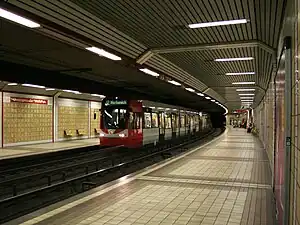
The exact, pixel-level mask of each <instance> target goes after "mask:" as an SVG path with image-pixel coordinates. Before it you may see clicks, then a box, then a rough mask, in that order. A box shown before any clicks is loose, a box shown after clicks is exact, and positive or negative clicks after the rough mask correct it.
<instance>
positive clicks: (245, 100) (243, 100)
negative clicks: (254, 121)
mask: <svg viewBox="0 0 300 225" xmlns="http://www.w3.org/2000/svg"><path fill="white" fill-rule="evenodd" d="M241 102H253V100H252V101H251V100H249V99H242V100H241Z"/></svg>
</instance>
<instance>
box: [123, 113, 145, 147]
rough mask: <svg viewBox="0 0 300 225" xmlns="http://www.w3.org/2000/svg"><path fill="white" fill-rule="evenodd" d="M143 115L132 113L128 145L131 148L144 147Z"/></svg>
mask: <svg viewBox="0 0 300 225" xmlns="http://www.w3.org/2000/svg"><path fill="white" fill-rule="evenodd" d="M142 123H143V121H142V113H141V112H130V113H129V122H128V143H127V145H128V146H130V147H141V146H142V145H143V130H142Z"/></svg>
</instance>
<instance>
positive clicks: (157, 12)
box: [8, 0, 287, 102]
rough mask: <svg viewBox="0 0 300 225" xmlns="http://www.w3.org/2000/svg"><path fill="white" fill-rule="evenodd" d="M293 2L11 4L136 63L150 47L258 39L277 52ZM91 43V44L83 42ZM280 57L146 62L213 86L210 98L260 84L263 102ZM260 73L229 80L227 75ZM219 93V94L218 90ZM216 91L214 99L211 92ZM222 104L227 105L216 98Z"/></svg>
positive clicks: (212, 53) (213, 54) (244, 51)
mask: <svg viewBox="0 0 300 225" xmlns="http://www.w3.org/2000/svg"><path fill="white" fill-rule="evenodd" d="M286 1H287V0H228V1H220V0H202V1H198V0H185V1H182V0H166V1H157V0H129V1H119V0H101V1H98V0H89V1H85V0H52V1H50V0H32V1H27V0H9V1H8V2H9V3H10V4H13V5H15V6H17V7H20V8H22V9H25V10H27V11H29V12H31V13H33V14H36V15H39V16H41V17H44V18H46V19H48V20H49V21H52V22H54V23H57V24H59V25H61V26H63V27H65V28H68V29H70V30H72V31H75V32H77V33H78V34H80V35H83V36H85V37H87V38H88V39H90V40H93V41H94V42H95V43H99V47H101V46H105V47H106V48H107V49H112V50H114V51H116V52H120V53H122V54H124V55H126V56H128V57H130V58H133V59H136V58H137V57H138V56H140V55H141V54H142V53H143V52H145V51H147V50H148V49H151V48H160V47H174V46H175V47H176V46H186V45H198V44H208V45H209V44H211V43H220V42H222V43H228V42H236V41H258V42H260V43H262V44H263V45H266V46H269V47H271V48H276V47H277V43H278V38H279V33H280V24H281V21H282V18H283V15H284V5H285V3H286ZM243 18H245V19H248V21H249V22H248V23H247V24H239V25H230V26H220V27H208V28H201V29H189V28H187V25H188V24H191V23H200V22H211V21H220V20H232V19H243ZM85 44H87V45H89V43H85ZM245 56H252V57H254V58H255V60H253V61H243V62H226V63H217V62H214V61H213V60H214V59H215V58H231V57H245ZM273 57H274V56H272V54H271V53H270V52H267V51H266V50H264V49H262V48H261V47H243V46H241V47H238V48H226V49H215V50H205V51H203V50H201V51H185V52H176V51H175V52H173V53H166V54H160V55H159V54H156V55H154V56H153V57H152V58H150V60H148V61H147V62H146V65H148V66H151V67H153V68H155V69H157V70H159V71H161V72H163V73H166V74H167V75H168V76H170V77H172V78H174V79H176V80H179V81H181V82H183V83H185V84H186V85H188V86H191V87H193V88H195V89H197V90H199V91H202V90H205V89H207V88H212V89H213V90H214V91H211V92H212V95H214V96H218V95H220V96H222V97H224V98H225V99H226V101H227V102H232V101H235V99H234V98H231V97H230V96H232V95H231V94H230V95H228V94H227V92H226V93H223V92H222V89H224V90H227V88H231V87H234V85H233V84H232V83H233V82H241V81H255V82H256V85H257V89H259V90H260V91H258V92H259V93H258V94H257V97H256V101H257V102H259V101H260V99H258V98H260V97H262V96H263V94H264V92H263V91H261V90H264V89H266V88H267V85H268V81H269V76H270V73H271V69H272V59H273ZM252 71H254V72H255V73H256V74H255V75H247V76H225V75H224V74H225V73H228V72H252ZM219 87H221V88H219ZM213 92H215V94H214V93H213ZM218 100H219V101H220V102H222V99H221V98H220V97H219V99H218Z"/></svg>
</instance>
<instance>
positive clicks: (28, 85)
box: [22, 84, 46, 88]
mask: <svg viewBox="0 0 300 225" xmlns="http://www.w3.org/2000/svg"><path fill="white" fill-rule="evenodd" d="M22 86H25V87H34V88H46V87H45V86H41V85H35V84H22Z"/></svg>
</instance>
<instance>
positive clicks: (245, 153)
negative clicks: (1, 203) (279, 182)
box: [8, 129, 275, 225]
mask: <svg viewBox="0 0 300 225" xmlns="http://www.w3.org/2000/svg"><path fill="white" fill-rule="evenodd" d="M272 199H273V198H272V189H271V176H270V170H269V167H268V161H267V156H266V154H265V152H264V150H263V149H262V147H261V145H260V143H259V142H258V140H257V139H256V138H254V137H253V136H252V135H251V134H247V133H246V131H245V130H244V129H236V130H229V131H228V132H227V133H225V134H224V135H222V136H221V137H219V138H218V139H217V140H215V141H213V142H211V143H209V144H206V145H204V146H203V147H202V148H197V149H194V150H192V151H191V152H190V153H188V154H185V155H182V156H180V157H178V158H175V159H171V160H169V161H167V162H164V163H161V164H159V165H155V166H153V167H151V168H148V169H146V170H144V171H142V172H140V173H137V174H136V175H134V176H132V177H127V178H121V179H119V180H118V181H116V182H114V183H112V184H108V185H106V186H105V187H99V188H96V189H93V190H91V191H88V192H85V193H82V194H80V195H78V196H74V197H73V198H70V199H68V200H65V201H63V202H60V203H57V204H54V205H52V206H49V207H47V208H44V209H41V210H39V211H37V212H34V213H32V214H29V215H27V216H25V217H22V218H19V219H17V220H15V221H11V222H10V223H8V224H24V225H25V224H39V225H42V224H92V225H100V224H105V225H113V224H120V225H129V224H136V225H138V224H140V225H141V224H153V225H154V224H160V225H164V224H165V225H170V224H174V225H175V224H176V225H181V224H190V225H191V224H195V225H196V224H201V225H238V224H242V225H258V224H264V225H273V224H275V223H274V207H273V202H272Z"/></svg>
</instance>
